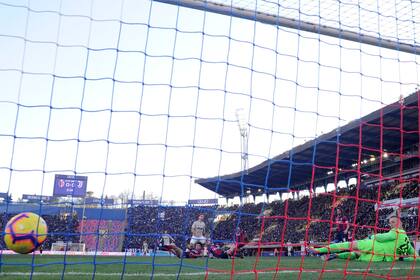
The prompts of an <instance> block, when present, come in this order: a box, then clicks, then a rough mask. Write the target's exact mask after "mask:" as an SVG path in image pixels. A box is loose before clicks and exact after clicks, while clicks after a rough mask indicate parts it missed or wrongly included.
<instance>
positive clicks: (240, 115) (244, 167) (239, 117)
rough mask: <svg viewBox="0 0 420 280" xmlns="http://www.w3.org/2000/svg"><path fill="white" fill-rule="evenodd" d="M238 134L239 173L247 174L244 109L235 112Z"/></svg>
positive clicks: (246, 133) (246, 130)
mask: <svg viewBox="0 0 420 280" xmlns="http://www.w3.org/2000/svg"><path fill="white" fill-rule="evenodd" d="M236 120H237V122H238V127H239V133H240V135H241V172H244V174H247V172H248V127H247V122H246V119H245V113H244V109H242V108H239V109H237V110H236Z"/></svg>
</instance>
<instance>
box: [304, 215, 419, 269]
mask: <svg viewBox="0 0 420 280" xmlns="http://www.w3.org/2000/svg"><path fill="white" fill-rule="evenodd" d="M389 225H390V227H391V230H390V231H389V232H387V233H379V234H375V235H372V236H371V237H370V238H368V239H363V240H355V241H352V242H342V243H335V244H330V245H329V246H325V247H321V248H309V251H310V252H312V253H314V254H319V255H322V256H321V257H322V258H323V259H324V260H332V259H335V258H339V259H350V260H355V259H357V260H359V261H374V262H375V261H376V262H378V261H388V262H389V261H395V260H400V259H402V260H410V261H412V260H415V259H416V257H417V254H416V251H415V250H414V248H413V246H412V245H411V242H410V239H409V238H408V236H407V234H406V233H405V231H404V229H402V225H401V220H400V219H399V218H398V217H397V216H392V217H390V218H389Z"/></svg>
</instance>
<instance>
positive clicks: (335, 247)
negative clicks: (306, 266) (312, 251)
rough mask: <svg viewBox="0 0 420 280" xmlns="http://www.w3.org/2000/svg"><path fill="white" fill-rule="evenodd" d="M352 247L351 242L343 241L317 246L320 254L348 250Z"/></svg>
mask: <svg viewBox="0 0 420 280" xmlns="http://www.w3.org/2000/svg"><path fill="white" fill-rule="evenodd" d="M348 249H350V242H342V243H334V244H331V245H329V246H325V247H321V248H316V251H318V252H319V253H320V254H326V253H328V252H330V253H333V252H339V251H346V250H348Z"/></svg>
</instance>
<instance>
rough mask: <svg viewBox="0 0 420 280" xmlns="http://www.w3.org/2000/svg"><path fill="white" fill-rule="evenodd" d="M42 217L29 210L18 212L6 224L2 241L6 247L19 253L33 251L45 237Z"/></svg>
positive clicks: (45, 232) (44, 224)
mask: <svg viewBox="0 0 420 280" xmlns="http://www.w3.org/2000/svg"><path fill="white" fill-rule="evenodd" d="M47 233H48V227H47V223H45V221H44V219H43V218H41V217H40V216H38V215H37V214H34V213H31V212H25V213H20V214H18V215H16V216H14V217H13V218H11V219H10V221H9V222H8V223H7V224H6V227H5V229H4V242H5V243H6V246H7V248H9V249H10V250H13V251H15V252H16V253H20V254H28V253H32V252H33V251H35V250H36V249H37V248H38V247H39V246H41V245H42V243H43V242H44V241H45V239H47Z"/></svg>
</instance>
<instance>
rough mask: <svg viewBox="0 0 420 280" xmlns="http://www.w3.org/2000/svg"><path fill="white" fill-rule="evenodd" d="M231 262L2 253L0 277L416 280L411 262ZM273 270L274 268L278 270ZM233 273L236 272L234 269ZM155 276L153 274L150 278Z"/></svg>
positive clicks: (418, 270) (418, 271)
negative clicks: (385, 279)
mask: <svg viewBox="0 0 420 280" xmlns="http://www.w3.org/2000/svg"><path fill="white" fill-rule="evenodd" d="M278 261H279V259H277V258H274V257H262V258H258V259H256V258H245V259H235V260H220V259H208V260H207V259H193V260H191V259H188V260H187V259H183V260H179V259H177V258H171V257H156V258H152V257H127V258H124V257H96V258H95V257H93V256H85V257H79V256H66V257H64V256H47V255H44V256H39V255H35V256H32V255H3V256H1V272H0V279H2V280H12V279H13V280H15V279H19V280H20V279H36V280H53V279H71V280H73V279H74V280H84V279H107V280H108V279H187V280H195V279H206V267H208V270H209V272H208V275H207V277H208V278H207V279H218V280H219V279H220V280H224V279H240V280H247V279H258V280H265V279H305V280H308V279H363V278H365V279H372V278H388V279H392V278H394V279H401V278H406V279H407V278H410V279H420V266H419V265H418V264H416V263H414V262H396V263H394V264H392V263H371V264H368V263H361V262H348V263H346V261H343V260H333V261H330V262H327V263H326V262H323V261H322V260H320V259H319V258H315V257H305V258H300V257H282V258H281V259H280V261H279V262H278ZM276 268H277V269H276ZM232 272H234V273H232ZM152 275H153V277H151V276H152Z"/></svg>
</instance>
